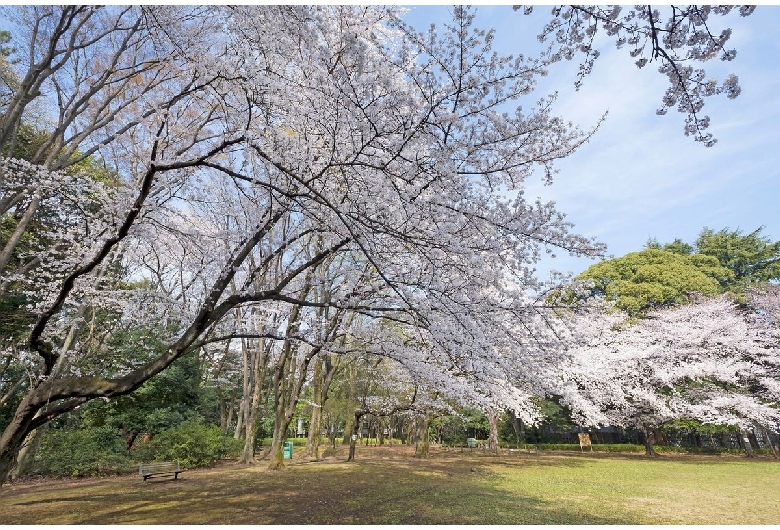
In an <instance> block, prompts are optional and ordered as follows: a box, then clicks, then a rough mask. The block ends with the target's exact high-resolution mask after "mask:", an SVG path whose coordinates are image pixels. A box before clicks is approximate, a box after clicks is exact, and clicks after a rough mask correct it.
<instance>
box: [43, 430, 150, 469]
mask: <svg viewBox="0 0 780 530" xmlns="http://www.w3.org/2000/svg"><path fill="white" fill-rule="evenodd" d="M134 465H135V463H134V462H133V460H132V459H131V458H130V457H129V456H128V454H127V452H126V451H125V444H124V441H123V440H122V438H121V437H119V436H118V434H117V433H116V431H114V429H111V428H109V427H97V428H94V429H77V430H69V429H49V430H48V431H47V432H46V435H45V436H44V437H43V440H42V442H41V448H40V450H39V451H38V456H37V458H36V460H35V467H34V469H35V472H37V473H41V474H44V475H57V476H74V477H81V476H90V475H101V474H106V473H120V472H126V471H130V470H132V469H133V467H134Z"/></svg>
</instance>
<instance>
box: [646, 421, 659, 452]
mask: <svg viewBox="0 0 780 530" xmlns="http://www.w3.org/2000/svg"><path fill="white" fill-rule="evenodd" d="M642 435H643V438H644V443H645V456H658V453H656V452H655V449H653V431H652V430H651V429H650V428H649V427H647V426H645V427H644V428H643V429H642Z"/></svg>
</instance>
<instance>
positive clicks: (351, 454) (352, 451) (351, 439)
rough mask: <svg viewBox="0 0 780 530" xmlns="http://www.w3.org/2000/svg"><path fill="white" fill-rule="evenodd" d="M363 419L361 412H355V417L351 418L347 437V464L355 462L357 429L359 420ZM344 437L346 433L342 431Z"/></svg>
mask: <svg viewBox="0 0 780 530" xmlns="http://www.w3.org/2000/svg"><path fill="white" fill-rule="evenodd" d="M362 417H363V411H362V410H356V411H355V416H354V417H353V418H352V431H351V432H350V435H349V456H348V457H347V462H354V461H355V447H356V446H357V438H358V429H359V428H360V427H359V426H360V419H361V418H362ZM344 434H345V435H346V431H344Z"/></svg>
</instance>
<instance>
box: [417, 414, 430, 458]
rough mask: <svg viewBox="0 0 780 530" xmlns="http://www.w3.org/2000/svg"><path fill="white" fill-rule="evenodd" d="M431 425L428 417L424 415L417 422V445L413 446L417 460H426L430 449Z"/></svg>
mask: <svg viewBox="0 0 780 530" xmlns="http://www.w3.org/2000/svg"><path fill="white" fill-rule="evenodd" d="M430 425H431V419H430V416H429V415H427V414H426V415H425V417H423V418H422V419H421V420H420V421H418V429H417V436H416V438H417V443H415V446H414V456H416V457H417V458H428V456H429V449H430V433H429V428H430Z"/></svg>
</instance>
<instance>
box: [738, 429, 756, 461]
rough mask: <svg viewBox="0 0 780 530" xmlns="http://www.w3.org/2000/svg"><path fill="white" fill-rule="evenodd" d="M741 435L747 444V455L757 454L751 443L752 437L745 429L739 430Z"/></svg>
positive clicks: (743, 441) (749, 456) (751, 456)
mask: <svg viewBox="0 0 780 530" xmlns="http://www.w3.org/2000/svg"><path fill="white" fill-rule="evenodd" d="M739 436H740V438H741V439H742V443H743V445H744V446H745V455H746V456H747V457H748V458H753V457H754V456H756V454H755V453H754V452H753V446H752V445H750V437H749V436H748V432H747V431H746V430H745V429H740V430H739Z"/></svg>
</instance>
